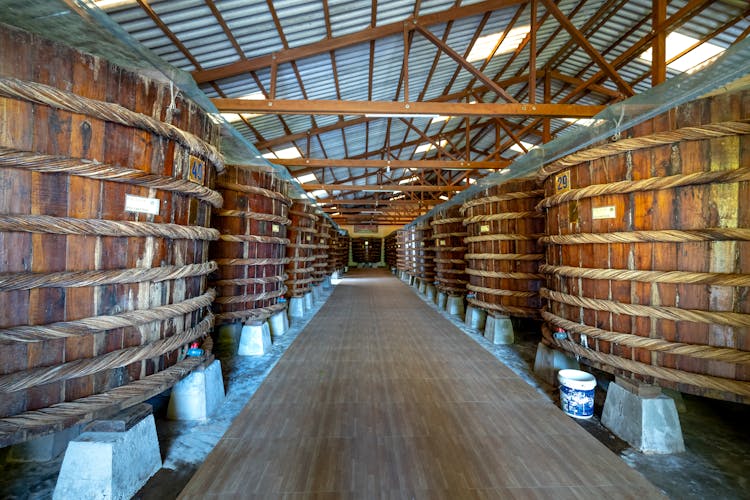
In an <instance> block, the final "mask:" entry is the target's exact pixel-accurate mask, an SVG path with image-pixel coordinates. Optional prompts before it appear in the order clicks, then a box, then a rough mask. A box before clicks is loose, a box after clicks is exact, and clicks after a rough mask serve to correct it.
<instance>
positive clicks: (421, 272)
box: [414, 220, 435, 285]
mask: <svg viewBox="0 0 750 500" xmlns="http://www.w3.org/2000/svg"><path fill="white" fill-rule="evenodd" d="M414 261H415V264H414V265H415V274H416V276H417V278H419V279H420V280H421V282H422V283H424V284H426V285H430V284H432V283H434V282H435V245H434V240H433V238H432V226H430V221H429V220H427V221H424V222H422V223H421V224H418V225H416V226H414Z"/></svg>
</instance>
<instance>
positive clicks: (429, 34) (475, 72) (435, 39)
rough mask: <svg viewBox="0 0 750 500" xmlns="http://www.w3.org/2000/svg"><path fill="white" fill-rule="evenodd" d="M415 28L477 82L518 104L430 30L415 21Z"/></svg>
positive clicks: (508, 100)
mask: <svg viewBox="0 0 750 500" xmlns="http://www.w3.org/2000/svg"><path fill="white" fill-rule="evenodd" d="M413 26H414V28H415V29H416V30H417V31H418V32H419V33H420V34H421V35H422V36H423V37H425V38H426V39H427V40H429V41H430V42H432V44H433V45H435V46H436V47H437V48H438V49H440V50H442V51H443V53H445V54H446V55H447V56H448V57H450V58H451V59H453V60H454V61H456V62H457V63H458V65H459V66H461V67H462V68H464V69H465V70H466V71H468V72H469V73H471V74H472V75H474V76H475V77H476V79H477V80H479V81H481V82H482V83H484V84H485V85H486V86H487V87H488V88H490V89H491V90H492V91H493V92H495V93H496V94H497V95H499V96H500V97H502V98H503V99H505V100H506V101H507V102H513V103H515V102H518V101H516V100H515V99H514V98H513V96H511V95H510V94H508V93H507V92H506V91H505V89H504V88H502V87H501V86H499V85H498V84H497V83H495V82H494V81H493V80H492V78H490V77H489V76H487V75H485V74H484V73H482V72H481V71H479V70H478V69H477V68H476V67H474V65H473V64H471V63H470V62H469V61H467V60H466V59H464V58H463V57H462V56H461V55H460V54H459V53H458V52H456V51H455V50H453V49H452V48H450V47H449V46H448V45H447V44H445V43H443V41H442V40H441V39H439V38H438V37H436V36H435V35H433V34H432V32H431V31H430V30H428V29H427V28H425V27H424V26H421V25H419V24H417V21H416V20H414V21H413Z"/></svg>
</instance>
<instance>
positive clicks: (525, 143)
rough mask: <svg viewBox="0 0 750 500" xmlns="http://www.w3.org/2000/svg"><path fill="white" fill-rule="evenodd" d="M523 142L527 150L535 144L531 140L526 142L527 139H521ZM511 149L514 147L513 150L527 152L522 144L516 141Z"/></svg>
mask: <svg viewBox="0 0 750 500" xmlns="http://www.w3.org/2000/svg"><path fill="white" fill-rule="evenodd" d="M521 144H523V147H525V148H526V149H527V150H529V149H531V148H533V147H534V145H533V144H531V143H530V142H526V141H521ZM510 149H512V150H513V151H518V152H519V153H526V151H524V150H523V149H521V146H519V145H518V144H515V143H514V144H513V145H512V146H511V147H510Z"/></svg>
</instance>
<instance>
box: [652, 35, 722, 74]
mask: <svg viewBox="0 0 750 500" xmlns="http://www.w3.org/2000/svg"><path fill="white" fill-rule="evenodd" d="M698 42H699V40H698V39H697V38H693V37H690V36H687V35H683V34H682V33H677V32H676V31H675V32H672V33H670V34H669V35H667V54H666V59H667V61H669V60H670V59H672V58H673V57H676V56H677V55H678V54H680V53H682V52H684V51H686V50H687V49H689V48H690V47H692V46H693V45H695V44H696V43H698ZM722 52H724V49H723V48H721V47H719V46H718V45H714V44H712V43H708V42H703V43H702V44H700V45H698V46H697V47H695V48H694V49H692V50H691V51H690V52H688V53H687V54H685V55H684V56H682V57H680V58H679V59H677V60H675V61H672V62H671V63H669V64H667V67H668V68H669V69H673V70H675V71H681V72H683V73H692V72H693V71H696V70H698V69H700V66H701V65H702V63H704V62H706V61H707V60H709V59H711V58H712V57H715V56H717V55H719V54H721V53H722ZM640 58H641V59H643V60H645V61H648V62H652V61H653V54H652V49H648V50H647V51H645V52H644V53H643V54H641V56H640Z"/></svg>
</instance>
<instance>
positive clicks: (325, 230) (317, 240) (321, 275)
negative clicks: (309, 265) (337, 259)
mask: <svg viewBox="0 0 750 500" xmlns="http://www.w3.org/2000/svg"><path fill="white" fill-rule="evenodd" d="M315 229H316V231H315V233H314V234H313V243H314V244H315V262H314V263H313V268H314V270H313V286H319V285H320V284H321V283H323V281H324V280H325V279H326V277H327V276H330V275H331V273H330V271H329V268H330V267H331V262H330V259H329V256H328V250H329V248H330V245H329V241H330V240H331V233H332V232H333V226H331V223H330V222H328V219H326V218H325V217H319V218H318V220H317V221H316V223H315Z"/></svg>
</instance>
